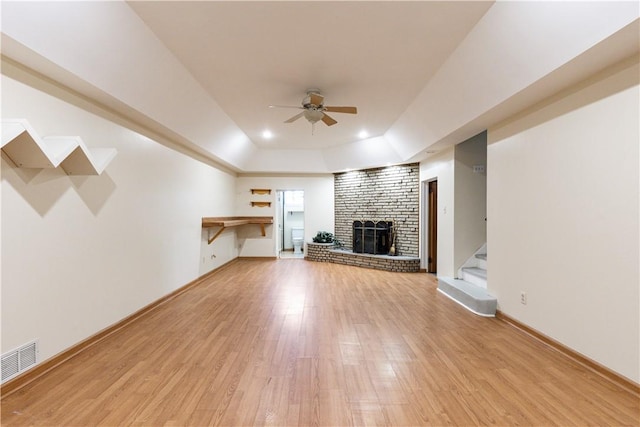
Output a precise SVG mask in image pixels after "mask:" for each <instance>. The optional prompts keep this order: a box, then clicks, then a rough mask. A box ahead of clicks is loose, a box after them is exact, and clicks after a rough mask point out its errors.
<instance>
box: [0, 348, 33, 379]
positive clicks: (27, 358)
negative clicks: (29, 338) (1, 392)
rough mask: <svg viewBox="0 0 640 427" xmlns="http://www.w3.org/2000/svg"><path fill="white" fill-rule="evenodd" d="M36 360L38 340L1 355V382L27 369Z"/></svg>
mask: <svg viewBox="0 0 640 427" xmlns="http://www.w3.org/2000/svg"><path fill="white" fill-rule="evenodd" d="M37 362H38V341H33V342H30V343H29V344H25V345H23V346H22V347H20V348H18V349H16V350H12V351H10V352H8V353H5V354H3V355H2V382H5V381H6V380H8V379H11V378H13V377H15V376H16V375H18V374H19V373H21V372H22V371H25V370H27V369H29V368H30V367H31V366H33V365H35V364H36V363H37Z"/></svg>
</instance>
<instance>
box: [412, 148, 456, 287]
mask: <svg viewBox="0 0 640 427" xmlns="http://www.w3.org/2000/svg"><path fill="white" fill-rule="evenodd" d="M453 151H454V150H453V147H452V148H449V149H446V150H445V151H443V152H441V153H438V154H437V155H435V156H433V157H430V158H429V159H427V160H425V161H423V162H421V163H420V182H421V183H424V182H425V181H433V180H434V179H437V180H438V236H437V237H438V245H437V246H438V247H437V251H438V254H437V257H438V259H437V266H436V269H437V274H438V276H449V277H453V276H454V274H455V273H454V272H455V269H454V261H453V258H454V257H453V236H454V234H453V225H454V222H453V219H454V175H453V171H454V167H453V166H454V159H453ZM422 188H424V184H422ZM423 198H424V195H423ZM420 217H421V218H423V219H426V218H427V213H426V212H422V213H421V215H420ZM421 230H422V233H421V234H422V235H421V236H420V244H421V245H426V242H427V241H428V240H427V239H426V237H425V236H426V232H427V231H428V227H427V224H426V220H423V223H422V224H421ZM421 253H422V252H421ZM421 262H422V263H424V262H425V260H424V259H423V260H422V261H421ZM422 267H423V268H424V267H425V265H423V266H422Z"/></svg>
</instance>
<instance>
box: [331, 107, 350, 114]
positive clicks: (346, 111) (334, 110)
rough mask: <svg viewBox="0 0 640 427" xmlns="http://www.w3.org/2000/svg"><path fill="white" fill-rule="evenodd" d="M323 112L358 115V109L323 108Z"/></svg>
mask: <svg viewBox="0 0 640 427" xmlns="http://www.w3.org/2000/svg"><path fill="white" fill-rule="evenodd" d="M324 111H330V112H332V113H348V114H358V109H357V108H356V107H324Z"/></svg>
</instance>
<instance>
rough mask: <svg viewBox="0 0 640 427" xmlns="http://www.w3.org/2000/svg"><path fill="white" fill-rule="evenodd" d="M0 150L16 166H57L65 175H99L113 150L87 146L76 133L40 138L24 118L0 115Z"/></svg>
mask: <svg viewBox="0 0 640 427" xmlns="http://www.w3.org/2000/svg"><path fill="white" fill-rule="evenodd" d="M2 151H3V152H4V153H5V154H6V155H7V156H8V157H9V158H10V159H11V161H12V162H13V163H15V164H16V166H18V167H21V168H35V169H47V168H57V167H61V168H62V169H63V170H64V171H65V173H66V174H67V175H100V174H101V173H102V172H103V171H104V169H105V168H106V167H107V165H108V164H109V163H110V162H111V160H113V158H114V157H115V156H116V154H117V150H116V149H115V148H88V147H87V146H86V145H85V144H84V142H83V141H82V139H81V138H80V137H79V136H47V137H44V138H42V137H40V136H38V134H37V133H36V132H35V130H33V128H32V127H31V125H30V124H29V122H28V121H27V120H24V119H2Z"/></svg>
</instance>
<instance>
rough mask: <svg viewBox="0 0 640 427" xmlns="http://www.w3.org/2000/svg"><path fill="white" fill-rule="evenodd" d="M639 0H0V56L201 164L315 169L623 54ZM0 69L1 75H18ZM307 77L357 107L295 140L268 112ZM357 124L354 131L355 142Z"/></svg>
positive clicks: (437, 128)
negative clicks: (360, 136)
mask: <svg viewBox="0 0 640 427" xmlns="http://www.w3.org/2000/svg"><path fill="white" fill-rule="evenodd" d="M639 9H640V7H639V6H638V3H637V2H606V1H593V2H547V1H542V2H535V1H531V2H517V1H516V2H512V1H498V2H477V1H471V2H458V1H441V2H438V1H407V2H404V1H257V2H245V1H227V2H219V1H193V2H191V1H132V2H124V1H81V2H77V1H59V2H58V1H56V2H51V1H30V2H12V1H10V2H6V1H3V2H2V16H1V18H2V26H1V29H2V56H3V61H7V60H10V61H13V63H15V64H20V65H21V66H22V67H26V68H28V69H31V70H32V71H35V72H36V73H39V74H40V75H42V76H45V77H46V78H48V79H49V80H50V81H52V82H55V84H57V85H62V86H64V87H66V88H68V89H71V90H72V91H75V93H78V94H80V95H82V96H83V97H84V99H87V100H91V101H92V102H94V103H95V106H99V108H98V110H96V111H103V113H102V114H105V115H106V116H107V117H108V118H109V119H112V120H113V119H114V117H116V118H117V120H118V121H120V122H121V123H122V124H123V125H125V126H128V127H130V128H131V129H134V130H136V131H137V132H140V133H141V134H143V135H145V136H147V137H148V138H151V139H152V140H154V141H157V142H159V143H161V144H165V145H167V146H170V147H171V148H173V149H176V150H178V151H180V152H183V153H185V154H187V155H190V156H193V157H194V158H197V159H199V160H202V161H205V162H207V163H210V164H212V165H214V166H216V167H222V168H224V169H226V170H229V171H232V172H235V173H293V174H314V173H331V172H336V171H344V170H349V169H366V168H370V167H379V166H383V165H386V164H394V163H406V162H413V161H422V160H424V159H425V158H428V157H429V156H432V155H437V153H438V152H439V150H442V149H446V148H448V147H450V146H452V145H454V144H457V143H459V142H461V141H464V140H465V139H467V138H470V137H472V136H474V135H476V134H478V133H479V132H482V131H484V130H487V129H489V128H491V127H492V126H495V125H496V124H498V123H500V122H501V121H504V120H505V119H508V118H509V117H511V116H513V115H514V114H517V113H518V112H520V111H522V110H524V109H526V108H529V107H531V106H533V105H536V104H537V103H539V102H541V101H542V100H544V99H545V98H548V97H550V96H552V95H554V94H556V93H558V92H559V91H562V90H564V89H566V88H569V87H571V86H572V85H575V84H576V83H578V82H580V81H583V80H584V79H586V78H588V77H589V76H591V75H593V74H594V73H597V72H599V71H600V70H602V69H604V68H606V67H608V66H611V65H612V64H616V63H618V62H619V61H621V60H623V59H624V58H629V57H631V56H632V55H634V54H635V55H637V53H638V51H639V50H640V40H639V37H638V34H639V31H640V10H639ZM11 69H12V67H5V68H3V74H7V73H9V74H10V75H11V76H13V78H18V79H27V80H29V77H28V76H27V75H24V74H23V73H20V72H17V73H12V72H11ZM308 88H318V89H320V90H321V91H322V93H323V94H324V95H325V100H326V105H337V106H341V105H346V106H351V105H353V106H357V107H358V114H357V115H350V114H340V113H332V114H331V115H332V116H333V117H334V118H335V119H336V120H338V124H336V125H334V126H331V127H326V126H325V125H324V124H323V123H318V124H316V131H315V135H313V136H311V125H310V124H309V123H308V122H306V120H304V119H300V120H298V121H296V122H294V123H292V124H284V123H283V121H284V120H286V119H288V118H289V117H291V116H293V115H294V114H295V113H297V112H298V111H299V110H295V109H270V108H268V106H269V105H271V104H277V105H291V106H296V105H299V103H300V102H301V101H302V99H303V97H304V96H305V91H306V89H308ZM55 92H56V93H57V91H55ZM71 99H73V96H71V97H70V98H69V100H71ZM83 105H84V104H83ZM113 113H115V116H114V114H113ZM266 129H268V130H270V131H271V132H272V133H273V134H274V137H273V138H272V139H271V140H265V139H264V138H263V137H262V132H263V131H264V130H266ZM361 130H366V131H368V132H369V138H367V139H364V140H359V139H358V137H357V135H358V133H359V132H360V131H361ZM434 153H436V154H434Z"/></svg>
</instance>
